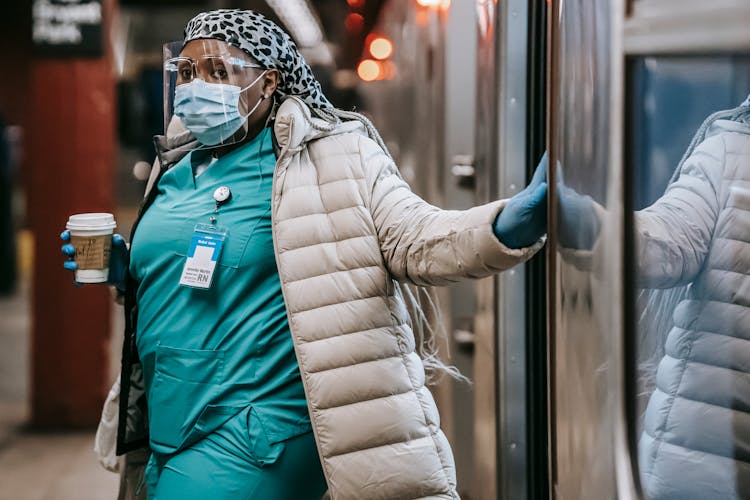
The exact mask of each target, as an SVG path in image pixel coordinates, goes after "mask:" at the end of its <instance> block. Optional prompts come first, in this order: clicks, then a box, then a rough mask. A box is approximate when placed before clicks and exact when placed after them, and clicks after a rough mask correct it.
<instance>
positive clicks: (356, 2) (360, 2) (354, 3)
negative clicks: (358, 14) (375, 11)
mask: <svg viewBox="0 0 750 500" xmlns="http://www.w3.org/2000/svg"><path fill="white" fill-rule="evenodd" d="M346 3H348V4H349V7H351V8H352V9H355V10H361V9H362V8H363V7H364V6H365V0H346Z"/></svg>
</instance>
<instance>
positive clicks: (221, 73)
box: [211, 68, 229, 80]
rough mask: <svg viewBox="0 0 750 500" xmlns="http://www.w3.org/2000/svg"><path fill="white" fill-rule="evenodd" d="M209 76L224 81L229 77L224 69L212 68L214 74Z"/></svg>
mask: <svg viewBox="0 0 750 500" xmlns="http://www.w3.org/2000/svg"><path fill="white" fill-rule="evenodd" d="M211 76H212V77H213V78H216V79H217V80H224V79H226V78H227V77H228V76H229V75H228V74H227V72H226V70H225V69H224V68H214V72H213V73H212V74H211Z"/></svg>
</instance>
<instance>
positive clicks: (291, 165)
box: [118, 97, 544, 500]
mask: <svg viewBox="0 0 750 500" xmlns="http://www.w3.org/2000/svg"><path fill="white" fill-rule="evenodd" d="M329 128H330V127H328V126H327V124H325V123H324V122H322V121H319V120H318V119H316V118H313V117H312V116H311V114H310V110H309V109H308V108H307V107H306V105H305V104H304V103H303V102H302V101H300V100H298V99H296V98H293V97H292V98H288V99H286V100H285V101H284V102H283V103H282V105H281V106H280V109H279V111H278V113H277V118H276V121H275V125H274V132H275V136H276V140H277V143H278V146H279V148H280V153H279V155H278V162H277V164H276V171H275V177H274V183H273V190H274V192H273V197H272V224H273V239H274V247H275V252H276V261H277V265H278V272H279V276H280V279H281V284H282V291H283V294H284V299H285V303H286V307H287V314H288V319H289V326H290V330H291V333H292V336H293V340H294V347H295V352H296V355H297V360H298V362H299V366H300V372H301V375H302V380H303V384H304V388H305V394H306V397H307V402H308V409H309V412H310V417H311V420H312V426H313V431H314V434H315V438H316V442H317V446H318V451H319V454H320V458H321V461H322V465H323V470H324V472H325V476H326V479H327V481H328V486H329V493H330V495H331V498H332V499H333V500H355V499H356V500H362V499H403V500H407V499H428V498H429V499H455V498H458V494H457V492H456V476H455V467H454V461H453V456H452V453H451V449H450V445H449V444H448V441H447V440H446V438H445V435H444V434H443V432H442V431H441V430H440V420H439V416H438V411H437V408H436V406H435V402H434V401H433V398H432V396H431V394H430V392H429V390H428V389H427V388H426V387H425V373H424V368H423V365H422V361H421V359H420V358H419V356H418V355H417V354H416V353H415V340H414V335H413V333H412V330H411V328H410V326H409V318H408V314H407V311H406V307H405V304H404V300H403V298H402V297H401V295H400V292H399V288H398V287H397V286H396V285H395V282H394V280H399V281H402V282H410V283H413V284H417V285H444V284H448V283H451V282H454V281H457V280H459V279H461V278H479V277H483V276H488V275H491V274H493V273H497V272H499V271H501V270H504V269H507V268H510V267H512V266H514V265H516V264H518V263H521V262H524V261H525V260H527V259H528V258H530V257H531V256H532V255H533V254H534V253H535V252H536V251H538V250H539V249H540V248H541V247H542V245H543V244H544V242H543V241H539V242H537V243H536V244H534V245H533V246H532V247H529V248H525V249H518V250H512V249H509V248H507V247H505V246H504V245H502V244H501V243H500V242H499V241H498V239H497V238H496V237H495V236H494V234H493V232H492V227H491V226H492V222H493V221H494V219H495V217H496V216H497V214H498V213H499V211H500V210H502V208H503V206H504V204H505V201H498V202H494V203H490V204H487V205H484V206H479V207H475V208H472V209H469V210H466V211H446V210H440V209H438V208H436V207H433V206H431V205H429V204H427V203H426V202H424V201H423V200H421V199H420V198H419V197H417V196H416V195H415V194H413V193H412V191H411V190H410V189H409V187H408V185H407V184H406V182H404V180H403V179H402V178H401V176H400V174H399V172H398V170H397V168H396V166H395V165H394V163H393V161H392V160H391V158H390V157H389V156H388V155H387V154H386V153H385V152H384V151H383V150H382V148H380V147H379V146H378V145H377V143H376V142H374V141H373V140H371V139H370V138H368V136H367V134H366V132H365V128H364V127H363V126H362V124H361V123H360V122H358V121H352V122H345V123H342V124H340V125H338V126H337V127H335V129H333V130H330V129H329ZM127 305H128V304H127V300H126V308H127ZM135 316H136V315H133V314H131V319H130V323H131V324H130V327H129V330H130V333H128V331H126V335H130V336H131V337H132V335H133V334H132V332H134V331H135ZM125 347H126V354H125V355H124V356H123V360H124V363H123V371H122V374H123V375H122V378H123V381H125V380H130V381H131V384H130V386H131V389H123V393H122V394H121V398H120V399H121V405H122V406H121V409H120V432H119V433H118V442H119V443H120V446H119V447H118V450H120V451H121V452H122V451H126V450H127V449H128V448H129V446H128V445H127V443H125V442H124V441H126V440H127V439H128V437H129V435H132V434H136V435H137V434H138V433H137V432H134V430H137V429H138V428H139V427H142V426H143V423H144V419H143V415H140V416H139V414H140V413H142V411H143V405H144V403H145V401H144V399H145V398H143V397H139V393H140V392H142V391H139V383H140V382H139V380H140V373H139V372H140V369H139V367H138V364H137V362H136V361H135V360H136V359H137V358H136V356H137V354H136V353H132V352H131V355H130V356H128V355H127V351H128V349H133V343H132V340H128V339H127V338H126V340H125ZM124 385H125V382H123V386H124ZM128 401H129V403H127V402H128ZM139 405H140V408H139ZM156 411H158V409H156ZM141 439H142V436H141ZM141 442H143V441H141Z"/></svg>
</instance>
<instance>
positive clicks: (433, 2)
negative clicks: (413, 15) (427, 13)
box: [417, 0, 443, 7]
mask: <svg viewBox="0 0 750 500" xmlns="http://www.w3.org/2000/svg"><path fill="white" fill-rule="evenodd" d="M417 3H418V4H419V5H421V6H422V7H440V4H442V3H443V0H417Z"/></svg>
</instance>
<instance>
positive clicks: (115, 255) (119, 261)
mask: <svg viewBox="0 0 750 500" xmlns="http://www.w3.org/2000/svg"><path fill="white" fill-rule="evenodd" d="M60 239H61V240H63V241H65V242H68V243H65V244H64V245H63V246H62V253H63V255H65V256H66V257H68V260H66V261H65V263H64V264H63V267H64V268H65V269H67V270H68V271H72V272H75V270H76V269H78V263H77V262H76V261H75V255H76V249H75V248H74V247H73V245H71V244H70V243H69V242H70V231H68V230H65V231H63V232H62V234H60ZM127 265H128V246H127V245H126V244H125V238H123V237H122V236H120V235H119V234H113V235H112V250H111V251H110V254H109V277H108V278H107V283H108V284H110V285H113V286H115V287H116V288H117V289H118V290H123V291H124V290H125V275H126V271H127V269H126V268H127ZM74 283H76V284H77V285H79V284H80V283H78V282H74Z"/></svg>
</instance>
